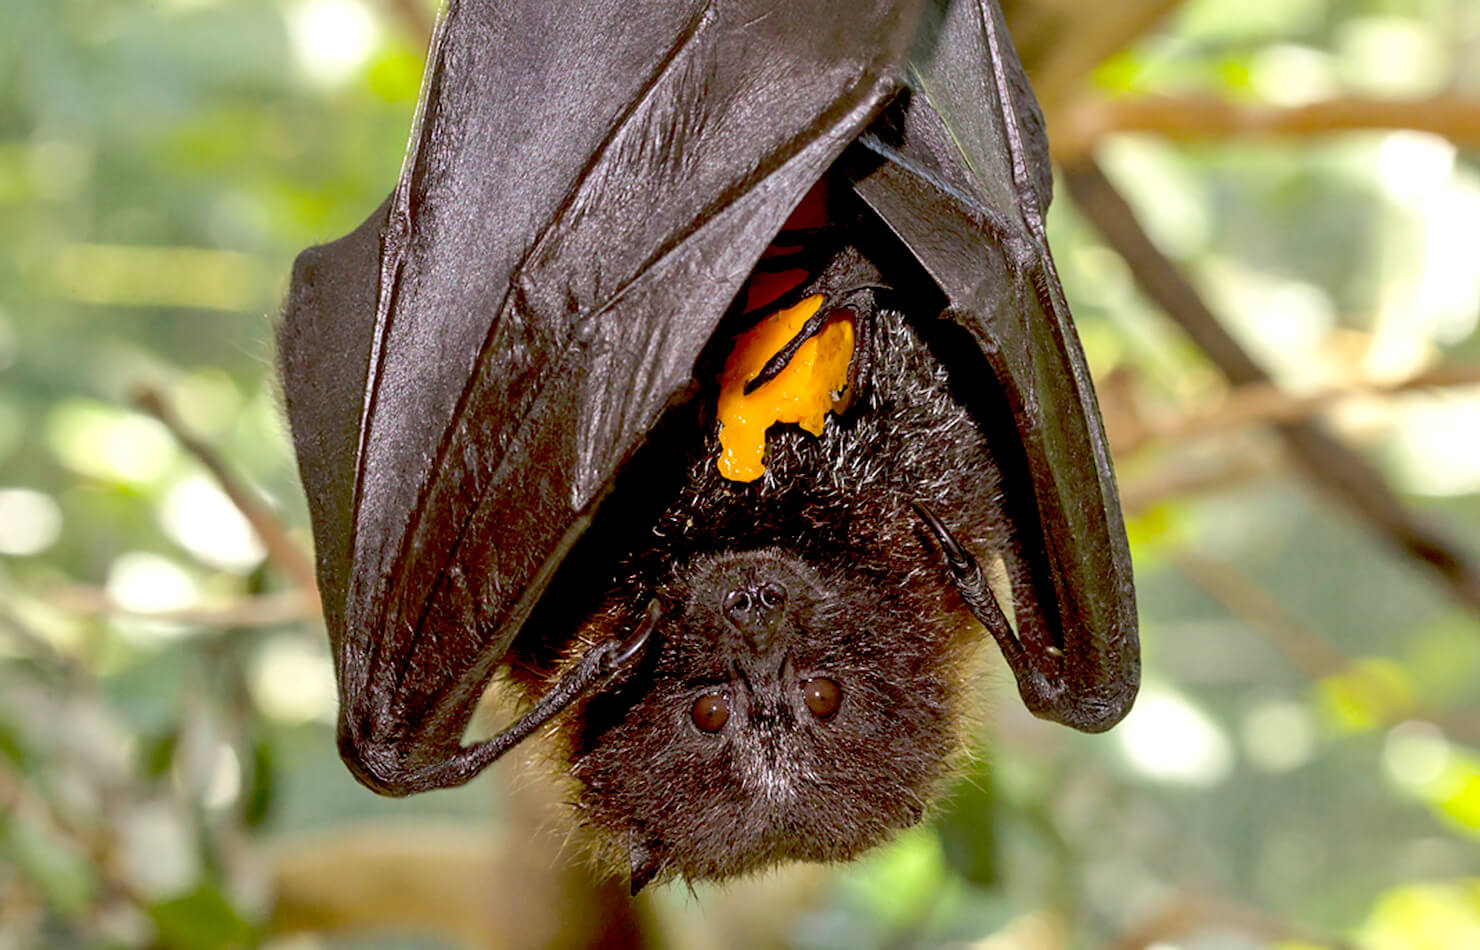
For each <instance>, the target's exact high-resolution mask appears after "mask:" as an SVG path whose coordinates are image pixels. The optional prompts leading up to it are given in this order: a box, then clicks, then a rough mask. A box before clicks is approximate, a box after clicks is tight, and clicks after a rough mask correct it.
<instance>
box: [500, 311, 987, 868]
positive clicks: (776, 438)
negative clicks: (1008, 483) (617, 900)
mask: <svg viewBox="0 0 1480 950" xmlns="http://www.w3.org/2000/svg"><path fill="white" fill-rule="evenodd" d="M898 302H902V301H898ZM930 306H932V302H931V301H929V300H926V301H925V302H924V303H923V306H922V309H927V310H928V308H929V307H930ZM932 322H938V321H933V320H932ZM869 326H870V330H869V332H868V334H867V340H868V350H867V352H866V353H865V354H863V357H864V358H865V359H866V360H867V362H868V364H869V367H870V372H869V383H868V386H867V388H866V390H865V391H864V392H863V393H861V394H860V397H861V398H858V399H856V400H854V402H853V403H852V404H851V405H850V406H849V408H848V409H847V411H846V412H844V413H843V414H842V415H840V416H835V417H832V418H830V419H829V421H828V423H827V425H826V427H825V428H824V431H823V433H822V435H821V436H820V437H817V436H812V435H810V434H808V433H805V432H802V431H801V430H800V429H798V428H797V427H795V426H790V427H778V428H775V429H773V430H772V432H771V435H770V438H769V439H768V444H767V469H766V474H765V476H764V477H763V478H761V479H759V480H757V481H755V482H750V483H739V482H733V481H730V480H728V479H726V478H725V477H723V476H722V475H721V474H720V472H719V469H718V468H717V466H716V464H715V461H716V455H717V454H718V451H719V449H718V445H717V439H716V438H715V435H714V427H713V420H712V418H711V417H710V414H709V413H708V412H706V411H705V410H704V407H705V406H706V405H707V404H708V402H709V400H708V399H707V398H706V396H704V395H701V396H700V397H699V398H697V399H695V400H694V401H693V403H691V404H690V405H689V406H686V407H683V410H681V411H680V412H679V413H678V414H677V415H678V416H679V419H677V420H676V421H670V423H669V424H668V426H667V427H666V428H665V429H663V430H660V432H659V433H658V434H657V435H655V437H654V439H653V440H652V442H651V443H650V444H649V445H648V446H647V447H646V448H645V449H644V450H642V452H641V453H640V454H639V457H638V458H637V459H635V460H634V462H633V465H632V467H631V470H630V471H629V473H628V475H627V476H626V477H624V479H623V480H622V481H621V482H619V484H618V487H617V488H616V490H615V492H614V493H613V495H612V496H611V497H610V498H609V499H608V500H607V501H606V502H605V503H604V507H603V512H604V513H605V512H610V513H611V514H612V515H613V516H614V518H613V520H612V521H610V522H603V521H602V520H601V519H600V518H599V519H598V521H597V523H596V525H595V526H593V529H592V531H591V532H590V534H589V536H588V543H587V544H584V545H582V547H580V548H578V549H577V551H576V552H575V553H574V554H573V555H572V557H571V559H570V562H569V564H568V566H567V568H566V570H565V571H564V572H563V573H562V576H561V577H559V578H557V580H556V582H555V585H554V587H553V588H552V591H551V593H550V594H549V595H547V598H546V603H547V604H567V603H578V602H579V601H580V594H579V593H578V592H575V591H573V590H572V589H573V588H579V587H581V586H589V585H590V584H591V579H592V575H593V574H601V573H603V572H605V573H606V574H607V575H608V576H611V577H612V581H611V582H610V584H609V586H608V587H607V589H606V593H605V596H604V597H602V598H600V600H599V602H597V603H594V604H585V605H582V606H581V607H579V608H577V609H575V610H574V611H571V612H570V613H568V614H567V615H566V616H563V617H562V616H558V615H557V614H558V613H559V612H558V611H551V612H545V613H537V614H536V615H535V617H534V618H533V619H532V621H531V623H530V624H529V627H530V628H531V629H532V630H541V631H549V630H551V629H562V628H569V627H570V626H571V625H572V624H573V623H574V624H575V625H577V626H578V627H579V630H580V632H579V633H578V634H577V635H576V636H575V637H574V638H573V640H572V642H571V644H569V645H567V647H566V648H565V649H564V650H563V653H564V656H563V657H562V658H558V659H555V660H554V661H553V662H551V661H550V660H549V659H548V658H546V659H544V660H541V659H540V656H539V655H540V653H541V652H542V651H547V650H548V646H549V645H548V643H546V642H544V641H543V638H542V637H531V638H530V639H529V640H528V641H525V640H521V641H520V642H519V643H516V647H515V650H514V655H515V657H516V668H517V664H520V663H522V664H523V665H525V666H526V667H527V668H529V669H536V668H537V669H540V670H541V675H538V676H533V677H529V676H526V677H525V678H524V679H523V680H522V682H523V684H524V686H525V688H526V690H527V691H528V695H529V696H530V698H531V699H532V698H534V697H535V696H538V695H540V694H542V693H543V692H545V691H546V690H547V689H549V688H550V686H551V684H552V683H553V682H555V681H557V680H558V679H559V677H560V676H561V675H562V674H563V673H564V671H565V670H566V669H567V668H568V667H569V665H570V664H571V663H573V662H575V661H576V660H577V659H578V658H579V656H580V654H581V653H582V652H584V650H585V649H586V648H587V644H589V643H591V642H599V641H600V640H602V639H604V638H606V637H608V636H613V635H620V631H621V630H623V629H624V628H626V627H628V626H630V624H631V618H632V617H633V616H634V615H636V614H640V613H641V611H642V608H643V605H644V604H645V603H648V602H650V601H653V600H656V601H657V602H658V603H660V604H661V605H662V616H663V619H662V621H661V622H660V624H659V625H658V627H657V628H656V630H655V631H654V634H653V642H652V644H651V645H650V647H649V648H648V651H647V655H646V656H645V657H644V659H643V662H642V663H641V664H640V665H639V666H638V667H637V668H636V669H635V670H633V671H632V672H631V674H630V675H628V676H626V677H625V678H623V679H621V680H620V681H619V682H618V684H617V685H616V686H615V687H614V688H611V689H609V690H606V691H604V692H600V693H598V694H596V695H594V696H592V697H590V698H589V699H587V700H585V701H583V702H582V703H580V704H578V706H577V707H576V709H575V710H574V712H573V714H572V715H570V716H569V717H568V718H567V719H565V720H564V721H563V722H562V723H561V724H560V725H559V727H558V729H559V738H558V740H557V742H558V743H559V744H560V745H561V752H562V753H563V755H562V756H561V758H562V766H563V767H567V768H568V771H569V775H570V776H571V778H572V779H573V780H574V782H575V786H576V789H575V793H574V800H575V805H576V807H575V809H574V814H575V816H576V820H577V822H578V823H579V824H581V825H582V826H584V827H585V828H587V829H589V830H590V831H592V832H593V835H592V837H593V839H594V843H595V845H596V849H597V850H598V851H599V852H601V853H603V854H604V855H606V856H607V857H608V858H609V859H611V861H612V862H613V863H614V864H616V865H618V866H619V867H620V868H621V869H622V870H624V871H629V872H630V874H631V880H632V883H633V887H634V889H636V888H640V887H642V886H643V885H644V884H646V883H647V882H648V881H649V880H650V879H652V878H654V877H656V876H668V875H671V874H675V873H676V874H679V875H681V876H683V877H684V878H686V879H688V880H704V879H720V878H724V877H729V876H731V875H734V874H738V873H742V872H745V871H749V870H754V869H756V868H760V867H766V866H770V865H773V864H776V863H778V862H782V861H787V860H811V861H835V860H844V859H848V858H852V857H854V856H856V855H857V854H859V853H861V852H862V851H864V850H866V849H868V848H870V847H872V846H874V845H877V844H879V843H880V842H882V841H884V840H887V838H888V837H889V836H890V835H891V834H892V833H893V832H894V831H896V830H898V829H901V828H905V827H908V826H910V825H912V824H914V823H916V822H917V821H919V820H920V819H921V817H922V816H923V815H924V814H925V813H926V810H927V808H928V806H929V803H930V802H931V801H933V800H934V798H935V797H936V795H937V794H938V793H939V791H940V789H941V786H942V785H943V783H944V782H945V781H946V780H947V778H948V777H949V775H950V774H951V771H952V768H953V765H954V763H955V762H956V761H957V760H958V759H959V757H960V755H961V753H962V752H963V749H964V737H965V731H966V730H965V725H964V724H965V723H967V722H968V721H970V719H971V715H970V713H971V709H972V706H973V700H972V695H973V690H972V685H973V683H974V682H975V681H976V680H977V679H978V672H979V667H978V664H977V663H975V662H974V659H975V657H976V655H977V654H978V652H979V650H978V648H979V645H980V644H981V642H982V641H983V639H984V637H983V635H982V631H981V629H980V626H979V625H978V624H977V623H976V621H975V620H974V619H973V618H972V617H971V614H970V613H969V612H968V611H967V610H966V608H965V606H964V605H963V603H962V601H961V599H960V597H959V596H958V595H957V593H956V591H955V590H954V588H953V586H952V584H951V582H950V579H949V576H948V574H947V572H946V571H945V569H944V568H943V567H942V565H941V563H940V560H939V554H938V552H937V551H936V549H935V547H934V544H933V541H932V539H931V538H930V536H929V533H928V530H927V529H926V527H925V525H924V524H922V522H921V520H920V518H919V517H918V515H917V514H916V513H915V511H914V509H913V508H912V505H913V504H915V503H920V502H927V503H929V504H930V505H931V506H932V507H933V508H934V509H936V510H939V511H940V512H942V513H943V514H942V517H947V518H949V519H950V520H951V521H952V523H953V524H955V525H957V526H958V528H957V533H958V536H959V537H960V538H961V539H962V543H963V544H966V545H967V546H968V547H970V548H972V549H973V550H977V551H980V552H982V553H983V554H984V555H985V554H986V553H987V552H990V551H995V550H1005V549H1006V547H1007V546H1006V544H1005V540H1006V539H1005V536H1004V532H1005V528H1004V527H1003V524H1002V519H1001V517H1000V513H999V512H998V511H997V510H996V508H995V505H996V499H997V497H998V491H997V490H996V489H997V486H998V479H999V473H998V471H997V465H996V462H995V460H994V454H993V452H992V450H991V447H990V445H989V442H988V433H987V430H986V429H985V428H984V426H983V425H982V424H981V423H979V422H978V420H977V418H976V416H975V415H974V414H973V411H972V409H971V407H970V406H969V405H968V403H969V401H970V398H969V392H967V391H963V388H962V387H961V386H959V385H957V384H956V382H955V381H954V380H953V378H952V376H951V372H950V370H949V368H948V366H947V362H946V360H945V359H943V358H942V356H941V355H940V353H938V350H940V349H942V348H944V347H943V342H942V341H935V343H934V346H932V344H931V343H927V342H926V335H925V334H924V333H922V329H921V328H919V327H917V326H915V325H914V324H913V323H912V322H911V320H910V319H908V318H907V317H906V316H905V315H904V314H903V313H902V312H900V311H897V310H890V309H881V310H879V312H878V313H876V314H873V315H871V317H870V322H869ZM968 389H969V387H968ZM665 469H666V471H667V472H668V473H670V474H669V475H668V477H666V478H665V477H664V474H663V473H664V470H665ZM672 473H677V474H678V476H679V477H677V478H674V477H673V474H672ZM653 512H656V515H654V514H653ZM649 518H651V520H647V519H649ZM634 538H635V539H638V540H637V541H636V543H635V544H634V543H633V539H634ZM603 564H605V565H606V566H605V567H602V566H601V565H603ZM613 565H615V566H613ZM571 614H574V615H575V616H572V615H571ZM516 678H517V677H516Z"/></svg>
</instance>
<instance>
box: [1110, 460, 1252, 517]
mask: <svg viewBox="0 0 1480 950" xmlns="http://www.w3.org/2000/svg"><path fill="white" fill-rule="evenodd" d="M1278 470H1279V469H1278V466H1277V465H1276V464H1275V462H1274V460H1272V459H1271V458H1270V453H1267V452H1266V453H1261V452H1239V453H1237V454H1234V455H1230V456H1229V457H1228V458H1225V459H1222V460H1221V461H1220V462H1219V463H1218V464H1215V465H1197V466H1190V465H1188V464H1186V463H1185V462H1178V463H1177V464H1176V465H1168V466H1165V467H1164V468H1162V469H1160V470H1158V471H1156V472H1153V473H1152V474H1149V475H1139V476H1137V477H1136V478H1134V479H1129V480H1127V481H1126V483H1125V484H1124V485H1122V486H1121V488H1120V507H1121V508H1123V509H1124V510H1125V513H1126V514H1127V515H1138V514H1141V513H1143V512H1145V511H1146V510H1147V509H1149V508H1151V507H1152V506H1154V505H1157V504H1159V503H1161V502H1164V501H1167V500H1169V499H1172V498H1186V497H1188V496H1193V495H1206V494H1209V493H1212V492H1219V491H1223V490H1225V489H1228V488H1232V487H1235V486H1238V485H1244V484H1247V483H1248V482H1252V481H1254V480H1255V479H1259V478H1264V477H1267V476H1269V475H1271V474H1273V473H1274V472H1276V471H1278Z"/></svg>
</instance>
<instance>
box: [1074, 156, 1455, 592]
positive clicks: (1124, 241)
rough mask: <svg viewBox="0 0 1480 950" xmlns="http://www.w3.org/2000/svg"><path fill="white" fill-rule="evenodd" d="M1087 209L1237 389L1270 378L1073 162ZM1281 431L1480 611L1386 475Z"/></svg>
mask: <svg viewBox="0 0 1480 950" xmlns="http://www.w3.org/2000/svg"><path fill="white" fill-rule="evenodd" d="M1063 177H1064V181H1065V183H1066V184H1067V185H1068V188H1069V193H1070V194H1071V195H1073V196H1074V201H1075V203H1076V204H1077V205H1078V206H1079V209H1080V211H1081V212H1082V213H1083V214H1084V215H1085V217H1087V218H1088V219H1089V220H1090V221H1091V222H1093V223H1094V225H1095V227H1096V228H1097V229H1098V230H1099V231H1100V233H1101V235H1102V236H1103V237H1104V238H1105V241H1106V243H1108V244H1109V245H1110V246H1111V247H1112V248H1114V249H1115V250H1116V251H1117V252H1118V253H1119V254H1120V256H1121V257H1123V258H1124V259H1125V262H1126V264H1127V266H1129V268H1130V270H1131V273H1132V274H1133V275H1134V277H1135V280H1136V284H1137V285H1138V286H1139V287H1140V288H1141V291H1142V293H1144V294H1145V295H1146V296H1147V297H1149V298H1150V299H1151V300H1152V301H1153V302H1155V303H1156V304H1157V305H1158V306H1160V307H1161V308H1162V310H1163V311H1164V312H1165V313H1166V314H1167V316H1169V317H1170V318H1171V319H1172V320H1173V321H1174V322H1176V323H1177V324H1178V325H1179V326H1181V328H1182V330H1183V331H1184V332H1185V333H1186V334H1187V335H1188V337H1190V338H1191V339H1192V341H1193V342H1194V343H1195V344H1196V345H1197V346H1198V347H1199V348H1200V349H1201V350H1202V351H1203V352H1204V353H1205V354H1207V356H1208V358H1209V359H1210V360H1212V362H1213V363H1214V365H1216V366H1217V367H1218V368H1219V369H1220V370H1222V372H1223V375H1224V376H1226V377H1227V378H1228V380H1229V382H1230V383H1233V384H1234V385H1236V386H1243V385H1250V384H1256V383H1257V384H1265V385H1268V384H1269V383H1270V378H1269V374H1268V373H1266V372H1265V371H1264V369H1263V368H1262V367H1260V366H1259V365H1258V364H1257V363H1255V362H1254V360H1253V358H1252V357H1250V356H1249V354H1248V353H1247V352H1246V351H1245V350H1244V348H1243V347H1242V346H1240V345H1239V343H1238V341H1237V340H1235V339H1234V338H1233V336H1232V335H1230V334H1229V333H1228V331H1227V330H1225V329H1224V328H1223V325H1222V324H1221V323H1219V322H1218V318H1217V317H1216V316H1214V314H1213V312H1212V310H1211V309H1210V308H1209V307H1208V305H1207V303H1205V302H1204V301H1203V299H1202V297H1201V296H1200V295H1199V294H1198V292H1197V290H1196V289H1195V288H1194V287H1193V286H1192V284H1191V283H1190V282H1189V281H1188V280H1187V278H1186V277H1184V276H1183V275H1182V273H1181V271H1179V270H1178V269H1177V267H1176V265H1175V264H1173V263H1172V262H1171V261H1170V260H1168V259H1167V257H1166V255H1164V254H1163V253H1162V252H1161V251H1160V250H1159V249H1158V248H1157V247H1156V246H1155V245H1154V244H1153V243H1152V242H1151V238H1150V237H1149V236H1148V235H1147V234H1146V232H1145V231H1144V230H1143V229H1142V228H1141V225H1140V222H1139V221H1137V220H1136V217H1135V213H1134V212H1133V211H1132V210H1131V207H1130V205H1129V204H1127V203H1126V201H1125V199H1124V198H1123V197H1122V196H1121V195H1120V193H1119V192H1118V191H1117V190H1116V189H1115V186H1114V185H1113V184H1111V182H1110V180H1109V179H1108V178H1106V177H1105V174H1104V172H1103V171H1101V170H1100V168H1099V166H1098V165H1096V164H1095V163H1094V161H1093V160H1090V159H1086V160H1084V161H1082V162H1080V163H1078V164H1075V165H1069V166H1065V168H1064V176H1063ZM1275 431H1276V432H1278V433H1279V434H1280V436H1281V438H1283V439H1284V442H1285V447H1286V450H1287V451H1288V452H1289V454H1290V456H1291V458H1292V459H1293V460H1294V461H1295V462H1296V463H1297V464H1298V466H1299V467H1300V468H1301V469H1302V470H1303V471H1304V473H1305V475H1306V477H1307V478H1308V479H1310V481H1311V482H1313V483H1314V484H1315V485H1316V486H1317V487H1318V488H1320V489H1321V490H1322V491H1323V492H1325V493H1327V494H1329V495H1331V496H1332V497H1334V498H1335V499H1337V500H1338V501H1340V502H1341V503H1342V504H1343V505H1345V506H1346V508H1347V509H1348V510H1349V511H1350V512H1351V513H1353V514H1354V515H1356V516H1357V517H1358V518H1360V519H1361V520H1362V521H1364V522H1366V523H1367V525H1368V526H1369V527H1370V528H1372V529H1373V531H1375V532H1376V533H1377V534H1378V535H1379V536H1381V537H1384V538H1386V539H1387V540H1388V542H1389V543H1390V544H1392V545H1393V546H1394V547H1395V548H1397V549H1398V550H1399V551H1400V552H1402V553H1404V554H1406V555H1407V556H1408V557H1411V558H1413V559H1414V560H1417V561H1419V562H1422V563H1423V564H1425V565H1427V566H1428V567H1429V568H1430V569H1432V570H1433V571H1434V572H1435V573H1437V574H1438V576H1439V577H1440V578H1441V579H1442V580H1443V582H1444V584H1445V585H1446V587H1447V588H1448V590H1449V592H1450V594H1451V595H1452V596H1453V597H1454V598H1455V599H1456V600H1458V601H1460V602H1461V603H1463V604H1465V605H1466V606H1467V607H1469V608H1470V609H1471V610H1472V611H1474V612H1476V613H1480V570H1477V569H1476V567H1475V565H1474V562H1473V561H1472V560H1471V559H1470V556H1469V555H1468V554H1467V553H1466V552H1465V551H1464V550H1463V549H1461V548H1460V547H1459V546H1458V545H1457V544H1455V543H1454V542H1453V541H1452V540H1450V538H1448V537H1447V536H1446V535H1444V534H1443V533H1442V532H1440V531H1437V530H1436V529H1434V528H1433V527H1432V526H1431V525H1429V524H1427V523H1425V522H1424V521H1423V520H1422V519H1420V518H1419V517H1418V516H1417V515H1416V514H1414V513H1413V512H1412V511H1410V510H1409V509H1408V507H1407V506H1406V505H1404V503H1403V502H1402V501H1401V500H1400V499H1399V498H1398V496H1397V494H1396V493H1395V492H1394V491H1393V489H1392V488H1391V487H1389V485H1388V484H1387V481H1386V479H1385V478H1384V477H1383V475H1382V473H1381V472H1379V471H1378V470H1377V469H1376V468H1375V467H1374V466H1372V465H1371V464H1370V463H1368V462H1367V460H1366V459H1364V458H1362V456H1360V455H1358V454H1357V453H1356V452H1354V451H1352V450H1351V449H1349V448H1347V447H1346V446H1345V445H1344V444H1342V443H1341V442H1339V441H1337V440H1336V439H1335V438H1333V437H1332V436H1331V435H1329V434H1328V433H1327V432H1326V431H1325V430H1324V429H1322V428H1321V427H1319V426H1318V425H1317V424H1315V423H1312V422H1281V423H1277V424H1276V425H1275Z"/></svg>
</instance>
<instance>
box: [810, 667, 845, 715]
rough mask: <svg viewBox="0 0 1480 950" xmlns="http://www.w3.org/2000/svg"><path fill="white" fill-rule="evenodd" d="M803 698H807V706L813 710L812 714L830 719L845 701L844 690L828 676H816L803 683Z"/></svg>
mask: <svg viewBox="0 0 1480 950" xmlns="http://www.w3.org/2000/svg"><path fill="white" fill-rule="evenodd" d="M802 698H803V699H805V700H806V702H807V708H808V709H810V710H812V715H814V716H816V717H817V718H818V719H829V718H831V717H832V715H833V713H835V712H837V711H838V706H839V705H840V704H841V703H842V701H843V691H842V690H840V689H838V684H837V683H834V682H833V681H832V680H830V679H828V678H827V677H826V676H814V677H812V678H811V679H809V680H807V681H805V682H804V683H802Z"/></svg>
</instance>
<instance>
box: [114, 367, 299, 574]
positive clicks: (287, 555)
mask: <svg viewBox="0 0 1480 950" xmlns="http://www.w3.org/2000/svg"><path fill="white" fill-rule="evenodd" d="M134 404H135V405H137V406H138V407H139V408H140V409H142V410H144V411H145V412H147V413H149V414H150V415H152V416H154V418H156V419H158V420H159V421H160V422H161V423H163V424H164V426H165V428H167V429H169V430H170V433H171V434H172V435H173V436H174V437H175V439H176V441H178V442H179V443H180V445H181V446H182V447H183V448H184V449H185V451H186V452H189V453H190V454H191V455H193V456H195V458H196V460H197V461H199V462H200V463H201V464H202V465H204V466H205V467H206V469H207V470H208V471H209V472H210V473H211V475H213V476H214V477H215V479H216V483H217V484H218V485H220V486H221V491H223V492H224V493H225V494H226V497H227V498H230V499H231V503H232V504H234V505H236V508H237V510H238V511H240V512H241V513H242V517H244V518H246V519H247V523H248V524H250V525H251V526H252V530H253V531H255V532H256V533H257V537H259V538H261V539H262V544H263V545H264V546H265V547H266V548H267V556H268V558H269V559H270V560H271V561H272V562H273V563H274V564H276V565H277V566H278V568H279V569H280V570H281V571H282V572H283V573H284V574H286V575H287V576H288V579H289V580H290V581H292V583H293V585H294V586H295V587H297V588H298V589H299V590H301V591H305V592H312V591H317V590H318V583H317V581H316V579H315V576H314V566H313V561H311V560H310V559H309V557H308V555H306V554H304V553H303V549H302V548H301V547H299V545H298V542H297V541H295V540H294V539H293V537H292V536H291V535H290V534H289V533H288V529H287V528H286V527H284V526H283V523H282V522H281V521H279V520H278V517H277V515H275V514H273V513H272V511H271V510H269V509H268V507H267V506H266V505H264V504H262V502H261V501H259V500H258V498H257V496H256V494H255V493H253V492H252V491H251V490H250V489H249V488H247V487H246V486H245V485H243V484H242V483H241V481H240V480H239V479H238V478H237V477H236V475H235V474H234V473H233V472H232V471H231V470H230V469H229V468H227V466H226V463H225V462H223V461H222V460H221V457H220V456H219V455H217V454H216V451H215V450H214V449H212V448H211V447H210V446H209V445H207V444H206V443H205V442H203V441H202V440H201V439H200V438H198V437H197V436H196V435H195V434H194V433H192V432H190V431H189V430H188V429H186V428H185V426H184V424H183V423H182V422H181V421H180V419H179V417H178V416H176V415H175V413H174V411H173V410H172V409H171V408H170V407H169V405H168V403H166V402H165V398H164V395H163V394H162V393H160V392H159V391H158V390H157V389H153V388H149V387H145V388H142V389H140V390H138V391H137V392H136V393H135V394H134ZM305 596H306V594H305Z"/></svg>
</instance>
